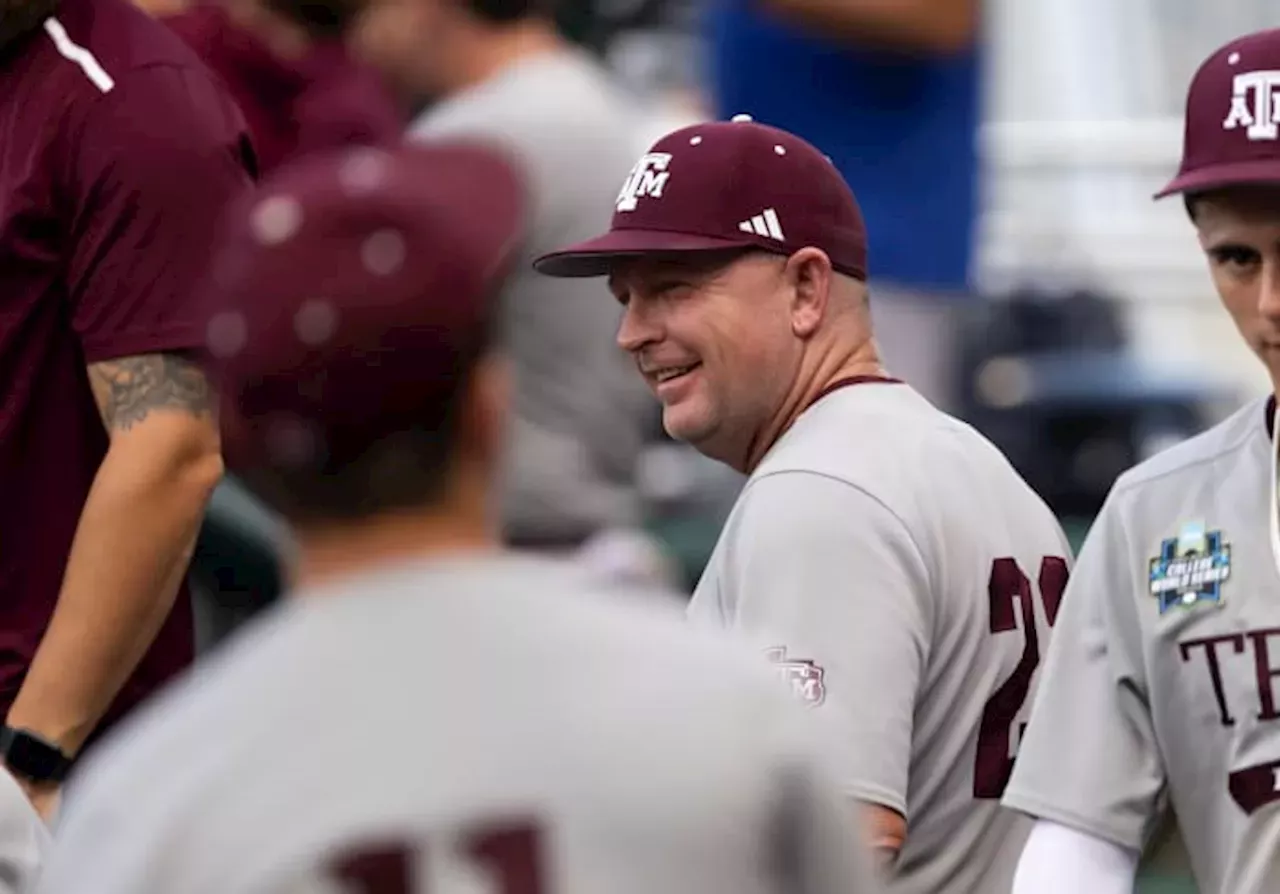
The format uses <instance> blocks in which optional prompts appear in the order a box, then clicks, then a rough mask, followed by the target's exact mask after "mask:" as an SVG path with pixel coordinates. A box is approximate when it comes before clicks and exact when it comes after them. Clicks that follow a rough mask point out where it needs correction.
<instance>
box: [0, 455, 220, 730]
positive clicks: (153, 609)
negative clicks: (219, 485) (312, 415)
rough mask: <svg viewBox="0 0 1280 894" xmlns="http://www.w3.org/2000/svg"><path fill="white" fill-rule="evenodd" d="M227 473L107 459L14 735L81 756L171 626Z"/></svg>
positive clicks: (210, 462) (201, 462)
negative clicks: (31, 734) (212, 497)
mask: <svg viewBox="0 0 1280 894" xmlns="http://www.w3.org/2000/svg"><path fill="white" fill-rule="evenodd" d="M220 471H221V468H220V464H219V461H218V459H217V457H216V455H214V456H211V457H200V458H195V459H191V460H188V461H186V462H182V463H178V464H175V465H173V466H170V467H161V468H160V469H158V470H157V469H154V468H149V467H148V466H146V465H145V464H140V463H138V462H137V461H136V459H135V458H134V457H132V456H129V455H128V453H127V451H109V452H108V454H107V458H106V459H105V460H104V462H103V464H102V466H101V468H100V469H99V472H98V476H97V478H96V480H95V482H94V486H93V488H92V490H91V491H90V494H89V498H88V500H87V501H86V503H85V507H84V511H83V512H82V514H81V518H80V525H79V527H78V529H77V531H76V536H75V540H74V542H73V545H72V548H71V554H70V557H69V559H68V562H67V568H66V572H65V575H64V578H63V585H62V590H61V593H60V594H59V596H58V603H57V607H56V609H55V611H54V614H53V618H52V620H51V622H50V624H49V627H48V629H47V631H46V633H45V635H44V638H43V640H42V641H41V643H40V648H39V650H38V651H37V653H36V656H35V659H34V660H33V661H32V664H31V667H30V670H29V671H28V674H27V678H26V681H25V682H24V684H23V686H22V689H21V691H20V692H19V694H18V697H17V699H16V700H15V702H14V704H13V707H12V709H11V710H10V713H9V718H8V720H9V724H10V725H11V726H16V727H23V728H27V729H32V730H35V731H37V732H39V733H41V734H43V735H44V736H45V737H47V738H50V739H52V740H53V741H55V742H57V743H58V744H60V745H61V746H62V747H63V748H64V750H67V751H69V752H74V751H76V750H78V749H79V748H80V746H81V745H82V744H83V743H84V741H85V739H86V738H87V737H88V736H89V734H90V733H91V732H92V731H93V728H94V727H95V726H96V724H97V723H98V721H99V720H100V719H101V718H102V716H103V714H104V713H105V712H106V710H107V708H108V707H109V706H110V704H111V701H112V699H114V698H115V695H116V693H117V692H119V690H120V688H121V687H122V686H123V685H124V683H125V681H126V680H127V679H128V677H129V675H130V674H131V673H132V672H133V669H134V668H135V667H136V666H137V665H138V662H139V661H140V660H141V659H142V656H143V655H144V654H146V651H147V648H148V647H149V646H150V645H151V642H152V641H153V640H154V639H155V636H156V633H157V632H158V631H159V629H160V626H161V625H162V624H163V623H164V620H165V618H166V617H167V616H168V614H169V611H170V609H171V608H172V606H173V601H174V595H175V594H176V592H177V590H178V587H179V585H180V584H181V581H182V578H183V576H184V574H185V573H186V568H187V564H188V562H189V560H190V556H191V550H192V547H193V544H194V543H195V538H196V535H197V533H198V531H199V525H200V520H201V517H202V514H203V511H204V505H205V502H206V500H207V499H208V495H209V492H210V491H211V489H212V487H213V483H215V482H216V481H217V478H218V475H219V474H220Z"/></svg>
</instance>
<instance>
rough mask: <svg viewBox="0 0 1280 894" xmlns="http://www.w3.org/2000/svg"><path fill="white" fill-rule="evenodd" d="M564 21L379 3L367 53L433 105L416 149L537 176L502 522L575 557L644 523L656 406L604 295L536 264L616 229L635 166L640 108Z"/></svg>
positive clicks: (373, 4)
mask: <svg viewBox="0 0 1280 894" xmlns="http://www.w3.org/2000/svg"><path fill="white" fill-rule="evenodd" d="M550 12H551V11H550V9H549V8H548V6H547V2H546V0H366V3H365V9H364V12H363V14H362V15H361V16H360V19H359V22H358V27H357V29H356V33H355V38H356V43H357V45H358V46H359V47H360V48H361V50H362V52H363V53H364V54H365V55H366V56H367V57H368V58H369V59H371V60H373V61H374V62H375V63H376V64H378V65H379V66H380V67H381V68H382V69H383V70H384V71H385V72H386V73H387V75H388V77H389V78H390V79H391V80H392V81H393V82H394V83H395V84H397V85H398V87H399V88H400V89H401V90H402V91H405V92H408V93H413V94H415V95H418V96H420V97H423V98H424V99H425V100H427V101H429V102H430V103H431V106H430V107H429V108H428V110H427V111H426V112H425V113H424V114H423V115H422V116H421V117H420V118H419V119H418V120H417V121H416V122H414V124H413V125H412V127H411V130H410V133H411V137H412V138H415V139H422V140H427V139H433V138H439V137H443V136H476V137H483V138H486V139H492V140H496V141H498V142H499V143H500V144H502V145H504V146H506V147H507V148H508V149H509V150H510V151H511V154H512V156H513V157H514V158H515V159H517V161H518V163H519V164H520V165H521V167H522V169H523V171H524V173H525V179H526V180H527V182H528V183H529V188H530V193H531V202H532V211H531V215H532V217H531V229H530V235H529V238H528V240H527V244H526V246H525V255H524V263H522V264H521V265H520V266H519V267H518V269H517V271H516V274H515V276H516V278H515V280H514V282H513V283H512V286H511V288H510V289H509V290H508V291H507V293H506V294H505V296H504V307H503V316H502V320H501V327H502V337H503V338H504V339H505V340H506V342H507V344H508V345H509V348H510V351H511V356H512V360H513V362H514V364H515V376H514V380H515V420H514V423H513V426H512V431H511V434H510V439H509V447H508V450H507V453H506V463H505V467H504V486H503V490H502V495H501V503H502V520H503V527H504V531H505V535H506V537H507V540H508V542H510V543H511V544H513V545H517V546H522V547H529V548H539V549H550V550H565V549H574V548H577V547H579V546H581V545H582V544H584V543H585V542H587V541H588V540H589V539H590V538H592V537H593V536H594V535H597V534H601V533H602V532H605V531H608V530H610V529H615V528H634V527H635V526H636V525H638V523H639V522H640V520H641V500H640V496H639V493H638V489H637V485H636V466H637V461H638V458H639V456H640V452H641V449H642V447H643V445H644V442H645V438H646V435H647V433H648V432H649V431H652V430H653V429H654V428H655V421H656V407H655V405H654V403H653V401H652V399H651V398H650V397H649V395H648V394H647V393H646V391H645V389H644V387H643V385H642V383H639V382H637V381H636V378H635V376H634V374H633V372H632V370H631V368H630V364H629V362H628V361H627V359H626V357H625V356H624V355H623V353H622V352H621V351H618V350H617V349H616V347H614V346H613V344H612V334H613V332H614V330H615V329H616V327H617V322H618V308H617V306H616V305H615V304H613V303H612V302H610V301H608V300H604V301H602V300H601V297H602V295H603V292H602V289H601V287H600V286H599V284H597V283H588V282H583V283H558V282H554V281H552V280H549V279H546V278H545V277H540V276H538V275H537V274H535V273H534V271H533V269H532V267H531V266H530V264H529V262H530V261H531V260H532V258H533V257H536V256H537V255H539V254H542V253H544V252H546V251H550V250H551V248H553V247H555V246H556V245H559V244H561V243H563V242H564V241H566V240H574V239H578V238H585V237H586V236H588V235H590V234H592V233H594V232H596V231H598V230H599V229H600V228H601V227H602V226H605V225H607V224H608V215H609V208H610V207H611V206H612V203H613V200H614V198H615V196H616V195H617V192H618V185H619V184H620V183H621V182H622V180H623V178H624V177H625V175H626V172H627V170H628V169H629V168H630V167H631V164H632V162H633V161H634V155H635V142H634V136H633V133H634V119H633V116H632V114H631V112H632V107H631V105H630V104H629V102H628V100H627V99H626V98H625V97H624V96H623V95H621V94H620V93H619V92H618V91H617V90H616V89H615V87H614V85H613V84H612V83H611V81H610V78H609V75H608V73H607V72H606V71H605V70H604V69H603V68H602V67H601V66H600V64H599V63H598V62H597V61H596V60H595V59H594V58H592V57H591V56H589V55H588V54H587V53H586V51H584V50H582V49H580V48H577V47H575V46H572V45H571V44H569V43H568V42H567V41H565V40H564V39H563V38H562V37H561V36H560V35H559V34H558V33H557V31H556V28H555V25H554V23H553V21H552V19H551V17H550ZM606 297H607V296H606Z"/></svg>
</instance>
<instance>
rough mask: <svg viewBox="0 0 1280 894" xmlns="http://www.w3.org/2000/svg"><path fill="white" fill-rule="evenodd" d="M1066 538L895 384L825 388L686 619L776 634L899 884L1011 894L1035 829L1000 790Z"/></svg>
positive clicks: (1018, 485) (953, 427) (732, 532)
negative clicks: (1006, 805) (885, 814)
mask: <svg viewBox="0 0 1280 894" xmlns="http://www.w3.org/2000/svg"><path fill="white" fill-rule="evenodd" d="M1068 549H1069V548H1068V545H1067V543H1066V538H1065V537H1064V536H1063V534H1062V530H1061V528H1060V527H1059V525H1058V523H1057V521H1056V520H1055V519H1054V517H1053V515H1052V513H1050V511H1049V509H1048V508H1047V507H1046V506H1045V505H1044V503H1043V502H1041V500H1040V499H1039V498H1038V497H1037V496H1036V495H1035V494H1034V493H1033V492H1032V491H1031V490H1030V488H1028V487H1027V485H1026V484H1025V483H1024V482H1023V481H1022V479H1021V478H1019V476H1018V474H1017V473H1016V472H1015V471H1014V470H1013V468H1012V467H1011V466H1010V465H1009V464H1008V462H1007V461H1006V460H1005V458H1004V457H1003V456H1001V454H1000V452H999V451H998V450H997V449H996V448H995V447H994V446H992V444H991V443H990V442H988V441H987V440H986V439H985V438H983V437H982V436H981V435H980V434H978V433H977V432H976V431H974V430H973V429H972V428H970V427H969V426H967V425H965V424H963V423H961V422H958V421H957V420H955V419H952V418H951V417H949V416H947V415H945V414H943V413H942V412H940V411H938V410H937V409H935V408H934V407H933V406H932V405H931V404H929V403H928V402H927V401H926V400H925V399H924V398H922V397H921V396H920V395H919V394H917V393H916V392H915V391H913V390H912V389H911V388H909V387H907V386H906V385H903V384H900V383H886V382H883V381H880V380H872V381H871V382H865V381H863V382H860V383H855V384H853V385H852V386H851V387H844V388H840V389H838V390H835V391H833V392H831V393H829V394H827V395H826V396H824V397H822V398H821V399H820V400H818V401H817V402H816V403H815V404H814V405H813V406H812V407H810V408H809V409H808V410H806V411H805V412H804V413H803V414H802V415H801V416H800V418H799V419H798V420H797V421H796V423H795V425H794V426H792V428H791V429H790V430H789V431H788V432H787V433H786V434H785V435H784V436H783V437H782V438H781V439H780V440H779V441H778V443H777V444H776V445H774V447H773V448H772V450H770V452H769V453H768V455H767V456H766V457H765V459H764V461H763V462H762V463H761V464H760V466H759V467H758V468H757V469H756V470H755V471H754V472H753V474H752V475H751V477H750V478H749V480H748V481H747V483H746V486H745V488H744V490H743V492H742V494H741V497H740V498H739V500H738V503H737V504H736V506H735V507H734V509H733V511H732V512H731V514H730V516H729V519H728V521H727V522H726V525H725V528H724V531H723V532H722V534H721V538H720V541H719V543H718V544H717V546H716V549H715V552H714V554H713V556H712V559H711V562H710V565H709V567H708V568H707V570H706V571H705V573H704V575H703V577H702V580H701V581H700V582H699V584H698V588H697V591H696V592H695V594H694V598H693V602H692V604H691V605H690V609H689V611H690V615H691V617H692V618H694V619H697V620H700V621H705V622H707V623H711V624H717V625H724V626H728V627H733V628H737V629H743V630H747V631H750V632H752V633H753V634H755V635H758V636H764V637H769V638H770V639H769V644H770V646H771V649H770V655H769V657H771V658H772V659H773V660H774V661H775V662H776V663H777V669H778V671H780V672H781V673H783V674H785V675H786V676H787V677H788V679H790V681H791V683H792V685H793V687H794V689H795V691H796V693H797V694H798V695H799V696H800V697H801V698H802V699H803V700H804V701H806V702H808V703H809V704H811V705H813V706H820V708H821V712H822V713H824V714H828V715H830V717H831V721H832V723H833V725H834V726H835V727H836V729H835V730H833V732H834V733H835V734H836V735H838V736H840V737H841V738H840V742H839V744H840V747H841V749H842V752H843V754H844V760H843V766H842V767H841V771H842V782H843V787H844V789H845V790H846V791H847V792H848V793H850V794H852V795H854V796H856V797H857V798H859V799H861V800H864V801H870V802H873V803H876V804H880V805H884V806H886V807H890V808H892V809H893V810H896V811H898V812H899V813H901V814H902V815H903V816H905V817H906V820H907V838H906V845H905V847H904V848H903V850H902V852H901V854H900V855H899V858H898V862H897V864H896V870H895V873H894V878H893V880H892V884H891V887H890V890H893V891H896V892H922V894H923V892H938V891H946V892H948V894H965V892H1005V891H1008V890H1009V887H1010V884H1011V881H1012V875H1013V868H1014V866H1015V865H1016V861H1017V855H1018V853H1019V852H1020V850H1021V847H1022V843H1023V840H1024V839H1025V836H1026V833H1027V831H1028V829H1029V827H1030V823H1029V822H1028V821H1027V819H1026V818H1025V817H1021V816H1018V815H1017V814H1015V813H1013V812H1012V811H1004V810H1002V809H1001V808H1000V805H999V797H1000V795H1001V792H1002V791H1003V790H1004V786H1005V783H1006V781H1007V780H1008V774H1009V771H1010V767H1011V765H1012V762H1013V757H1014V754H1015V752H1016V750H1017V747H1018V738H1019V732H1020V728H1021V722H1022V719H1023V717H1024V711H1026V710H1028V709H1029V697H1030V695H1031V693H1032V691H1033V690H1034V688H1035V678H1036V671H1037V667H1038V665H1039V662H1040V655H1041V653H1042V651H1043V649H1044V648H1045V646H1046V645H1047V640H1048V637H1049V628H1050V626H1051V625H1052V623H1053V620H1054V615H1055V613H1056V611H1057V606H1058V599H1059V597H1060V595H1061V593H1062V589H1063V586H1064V585H1065V583H1066V578H1067V574H1068V559H1069V551H1068Z"/></svg>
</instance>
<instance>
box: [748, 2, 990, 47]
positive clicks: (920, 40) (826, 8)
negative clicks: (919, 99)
mask: <svg viewBox="0 0 1280 894" xmlns="http://www.w3.org/2000/svg"><path fill="white" fill-rule="evenodd" d="M766 2H768V3H769V4H770V5H771V6H772V7H773V8H774V9H776V10H778V11H779V12H780V13H782V14H783V15H785V16H787V17H789V18H791V19H793V20H795V21H796V22H798V23H800V24H802V25H807V26H809V27H811V28H813V29H815V30H817V31H820V32H821V33H823V34H825V35H827V36H829V37H831V38H832V39H834V40H841V41H846V42H849V43H851V44H857V45H866V46H873V47H884V48H890V49H899V50H905V51H918V52H926V53H950V52H956V51H959V50H962V49H964V48H965V47H967V46H969V45H970V44H971V42H972V41H973V38H974V34H975V33H976V31H977V29H978V21H979V10H978V0H766Z"/></svg>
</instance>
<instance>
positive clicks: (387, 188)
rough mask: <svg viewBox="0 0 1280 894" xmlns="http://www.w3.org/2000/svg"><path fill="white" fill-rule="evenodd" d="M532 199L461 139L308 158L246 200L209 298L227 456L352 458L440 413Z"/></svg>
mask: <svg viewBox="0 0 1280 894" xmlns="http://www.w3.org/2000/svg"><path fill="white" fill-rule="evenodd" d="M524 208H525V196H524V190H523V186H522V183H521V181H520V179H519V177H518V175H517V173H516V171H515V170H514V169H513V167H512V166H511V164H510V163H509V162H508V161H507V160H506V159H505V158H504V157H503V156H501V155H500V154H497V153H496V151H495V150H494V149H491V148H487V147H484V146H480V145H478V144H466V143H457V142H439V143H434V144H420V145H416V146H405V147H399V148H394V149H387V150H383V149H375V148H361V149H348V150H344V151H341V152H328V153H324V154H318V155H314V156H309V157H306V158H304V159H302V160H301V161H298V162H295V163H292V164H288V165H285V166H284V167H282V168H280V169H279V171H278V172H277V173H276V174H275V175H273V176H272V177H271V178H269V179H268V180H267V181H266V182H264V183H263V184H262V185H261V186H260V188H259V189H258V190H257V191H256V193H255V194H254V195H253V196H251V197H250V198H248V199H246V200H245V201H244V202H242V203H240V204H238V205H237V206H236V207H235V208H234V209H233V210H232V211H231V212H230V213H229V215H228V221H227V225H226V227H225V234H224V236H223V238H222V240H221V242H220V243H219V245H218V246H217V247H216V250H215V255H214V264H213V270H212V275H211V277H210V282H211V286H210V294H209V295H208V298H209V301H210V304H211V307H210V311H211V317H210V319H209V322H208V330H207V335H208V338H207V354H208V362H209V365H210V369H211V373H212V378H213V380H214V382H215V384H216V385H217V386H218V387H219V388H220V389H221V392H222V401H223V405H224V407H223V413H224V425H223V428H224V440H225V450H226V453H227V457H228V462H229V464H230V465H233V466H235V465H238V464H240V463H244V464H259V463H263V462H265V463H269V464H271V465H275V466H280V465H293V466H302V465H311V464H315V463H317V462H321V463H324V464H326V465H332V464H341V463H344V462H349V461H351V460H352V459H354V458H356V457H358V456H360V455H361V454H362V453H363V452H364V451H365V450H366V449H367V448H368V447H369V446H370V445H371V444H373V443H374V442H375V441H377V440H378V439H380V438H382V437H384V436H386V435H389V434H392V433H394V432H396V431H401V430H404V429H407V428H409V427H411V426H414V425H423V424H426V423H427V422H428V421H429V420H431V419H433V418H438V417H439V416H440V414H441V407H444V406H448V405H451V404H452V403H453V401H454V400H455V397H456V394H457V392H458V391H459V389H460V388H462V387H463V385H464V382H465V379H466V373H467V371H468V368H469V366H470V364H471V363H472V362H473V361H474V359H475V358H476V356H477V355H478V354H479V353H480V351H481V350H482V349H483V348H484V347H485V345H486V344H487V341H488V333H489V330H490V323H491V317H492V314H493V312H494V310H495V308H494V307H493V301H492V300H491V299H492V298H493V296H494V293H495V291H496V290H497V289H498V287H499V286H500V285H501V281H502V278H503V276H504V275H505V273H506V272H507V271H508V270H509V269H510V262H511V261H512V258H513V254H514V252H515V250H516V249H517V247H518V242H519V238H520V236H521V234H522V230H523V227H522V224H523V214H524Z"/></svg>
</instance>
